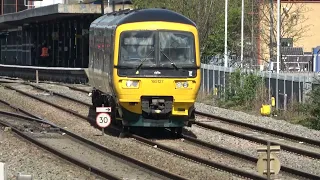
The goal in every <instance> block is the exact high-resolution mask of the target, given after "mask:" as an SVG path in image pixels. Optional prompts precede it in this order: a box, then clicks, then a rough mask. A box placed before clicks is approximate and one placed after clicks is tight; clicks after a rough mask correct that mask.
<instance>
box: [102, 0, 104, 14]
mask: <svg viewBox="0 0 320 180" xmlns="http://www.w3.org/2000/svg"><path fill="white" fill-rule="evenodd" d="M101 15H102V16H103V15H104V0H101Z"/></svg>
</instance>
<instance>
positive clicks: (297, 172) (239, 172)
mask: <svg viewBox="0 0 320 180" xmlns="http://www.w3.org/2000/svg"><path fill="white" fill-rule="evenodd" d="M26 85H31V84H28V83H26ZM31 86H33V87H34V88H37V89H41V90H43V91H48V90H47V89H44V88H41V87H39V86H35V85H31ZM7 87H8V88H10V89H12V90H16V91H18V92H19V93H22V94H24V95H27V96H29V97H32V98H35V99H37V100H39V101H42V102H44V103H47V104H49V105H51V106H54V107H56V108H58V109H61V110H64V111H67V112H69V113H71V114H73V115H75V116H78V117H80V118H82V119H86V120H88V118H87V117H85V116H83V115H81V114H79V113H77V112H75V111H73V110H70V109H65V108H63V107H61V106H59V105H57V104H53V103H50V102H47V101H45V100H43V99H40V98H38V97H33V96H32V95H30V94H28V93H25V92H22V91H20V90H17V89H14V88H12V87H10V86H7ZM82 92H85V93H87V91H86V90H83V91H82ZM53 95H57V96H59V97H62V98H66V99H68V100H71V101H73V102H76V103H79V104H82V105H85V106H91V105H90V104H87V103H84V102H82V101H79V100H76V99H73V98H70V97H68V96H65V95H62V94H59V93H53ZM182 136H183V137H182V138H184V139H185V140H187V141H188V142H192V143H194V144H197V145H201V146H203V147H206V148H208V149H211V150H215V151H221V152H223V153H227V154H229V155H232V156H234V157H237V158H242V159H243V160H245V161H250V162H252V163H256V162H257V158H255V157H252V156H248V155H245V154H242V153H238V152H236V151H232V150H230V149H225V148H222V147H219V146H216V145H213V144H209V143H206V142H204V141H201V140H198V139H195V138H192V137H189V136H187V135H182ZM132 137H133V138H135V139H136V140H138V141H140V142H143V143H145V144H148V145H150V146H157V147H158V148H160V149H163V150H165V151H168V152H171V153H174V154H177V155H179V156H182V157H186V158H188V159H191V160H194V161H197V162H199V163H202V164H206V165H208V166H211V167H214V168H218V169H222V170H224V171H227V172H231V173H234V174H237V175H241V176H244V177H248V178H253V179H261V178H262V179H263V178H264V177H261V176H258V175H256V174H252V173H248V172H245V171H242V170H240V169H236V168H232V167H228V166H225V165H223V164H221V163H216V162H212V161H209V160H207V159H204V158H199V157H197V156H195V155H192V154H188V153H184V152H181V151H177V150H175V149H174V148H171V147H169V146H167V145H164V144H163V143H159V142H155V141H150V140H148V139H145V138H143V137H141V136H137V135H132ZM281 170H282V171H283V172H286V173H290V174H293V175H297V176H302V177H305V178H310V179H318V178H320V177H319V176H317V175H313V174H310V173H308V172H303V171H300V170H297V169H293V168H290V167H286V166H282V167H281Z"/></svg>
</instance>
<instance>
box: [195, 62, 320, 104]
mask: <svg viewBox="0 0 320 180" xmlns="http://www.w3.org/2000/svg"><path fill="white" fill-rule="evenodd" d="M234 70H235V69H234V68H228V67H223V66H215V65H208V64H201V72H202V82H201V91H202V92H203V93H212V92H213V90H214V88H218V89H222V91H223V90H224V91H225V88H224V87H225V85H226V84H228V78H226V77H228V76H229V75H230V73H231V72H234ZM241 71H247V72H248V70H245V69H243V70H241ZM254 73H256V74H257V75H259V76H261V78H263V79H265V85H266V88H267V89H268V90H269V99H271V97H275V100H276V109H279V108H280V109H283V108H284V109H285V108H286V104H288V102H290V100H292V99H295V100H297V101H298V102H300V103H303V102H305V100H306V98H307V93H308V92H310V90H311V89H312V85H313V84H314V78H315V77H317V76H318V74H316V73H287V72H283V73H280V74H277V73H274V72H264V71H255V72H254ZM221 87H222V88H221Z"/></svg>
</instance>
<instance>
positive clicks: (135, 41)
mask: <svg viewBox="0 0 320 180" xmlns="http://www.w3.org/2000/svg"><path fill="white" fill-rule="evenodd" d="M103 17H104V16H103ZM103 17H102V18H100V20H99V19H97V20H98V21H97V20H96V23H95V24H94V23H93V24H92V25H91V27H92V28H91V29H94V28H96V29H103V30H106V31H108V30H110V29H111V30H110V33H111V34H108V33H106V35H107V38H105V39H104V38H103V37H101V38H99V39H100V41H103V44H104V47H103V48H105V49H107V48H110V52H111V54H110V60H111V61H108V60H103V62H104V63H105V62H106V63H109V65H110V67H106V68H104V69H102V70H101V71H100V74H99V73H98V72H99V71H98V70H96V72H95V69H94V68H93V66H94V65H92V64H90V63H89V75H90V76H91V77H90V76H89V79H90V81H94V83H95V84H94V88H95V91H99V93H100V94H110V96H112V98H113V99H114V102H115V108H116V109H117V111H118V112H117V115H116V116H119V117H118V118H117V119H119V120H121V121H122V124H123V126H125V127H130V126H138V127H171V128H177V130H178V131H180V132H181V129H182V127H183V126H186V125H187V126H191V123H192V121H194V102H195V100H196V97H197V94H198V91H199V87H200V82H201V75H200V55H199V40H198V31H197V28H196V25H195V24H194V23H193V22H192V21H191V20H190V19H188V18H186V17H184V16H182V15H181V14H178V13H175V12H173V11H170V10H166V9H141V10H130V11H122V12H118V13H114V14H109V15H105V19H104V18H103ZM108 28H109V29H108ZM102 33H103V32H102ZM94 34H95V33H94ZM103 34H104V33H103ZM108 38H109V39H108ZM103 39H104V40H103ZM95 47H96V46H95ZM106 53H108V51H105V53H103V55H105V54H106ZM103 55H102V56H103ZM106 56H107V57H108V56H109V54H107V55H106ZM99 57H100V56H99V55H98V58H99ZM94 60H95V59H93V61H94ZM90 65H91V66H92V68H91V70H90ZM100 65H101V66H105V65H104V64H100ZM90 72H91V74H90ZM91 84H92V83H91ZM101 85H102V86H101ZM108 85H110V87H111V88H108V87H107V86H108ZM98 86H100V87H98ZM95 93H96V92H95ZM99 93H96V94H99ZM97 97H98V96H96V98H97ZM99 97H100V99H101V96H99ZM104 99H105V98H104ZM109 99H110V98H109ZM93 101H94V100H93ZM93 103H94V102H93Z"/></svg>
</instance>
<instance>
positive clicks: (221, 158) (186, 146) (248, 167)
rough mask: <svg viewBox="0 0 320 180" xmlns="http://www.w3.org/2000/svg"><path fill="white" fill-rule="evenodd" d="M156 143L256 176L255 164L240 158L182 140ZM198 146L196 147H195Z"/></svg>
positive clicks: (282, 175)
mask: <svg viewBox="0 0 320 180" xmlns="http://www.w3.org/2000/svg"><path fill="white" fill-rule="evenodd" d="M157 142H158V143H161V144H164V145H167V146H170V147H173V148H176V149H180V150H181V151H184V152H186V153H190V154H193V155H196V156H198V157H200V158H203V159H207V160H210V161H213V162H218V163H221V164H224V165H227V166H230V167H234V168H238V169H242V170H245V171H247V172H250V173H256V174H258V172H257V170H256V163H252V162H251V161H247V160H244V159H241V158H237V157H233V156H230V155H227V154H224V153H221V152H219V151H215V150H210V149H208V148H205V147H202V146H198V145H196V144H193V143H189V142H184V141H183V139H179V140H158V141H157ZM197 146H198V147H197ZM277 178H281V179H282V180H285V179H286V180H294V179H297V177H296V176H294V175H291V174H288V173H279V174H278V175H277Z"/></svg>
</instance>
